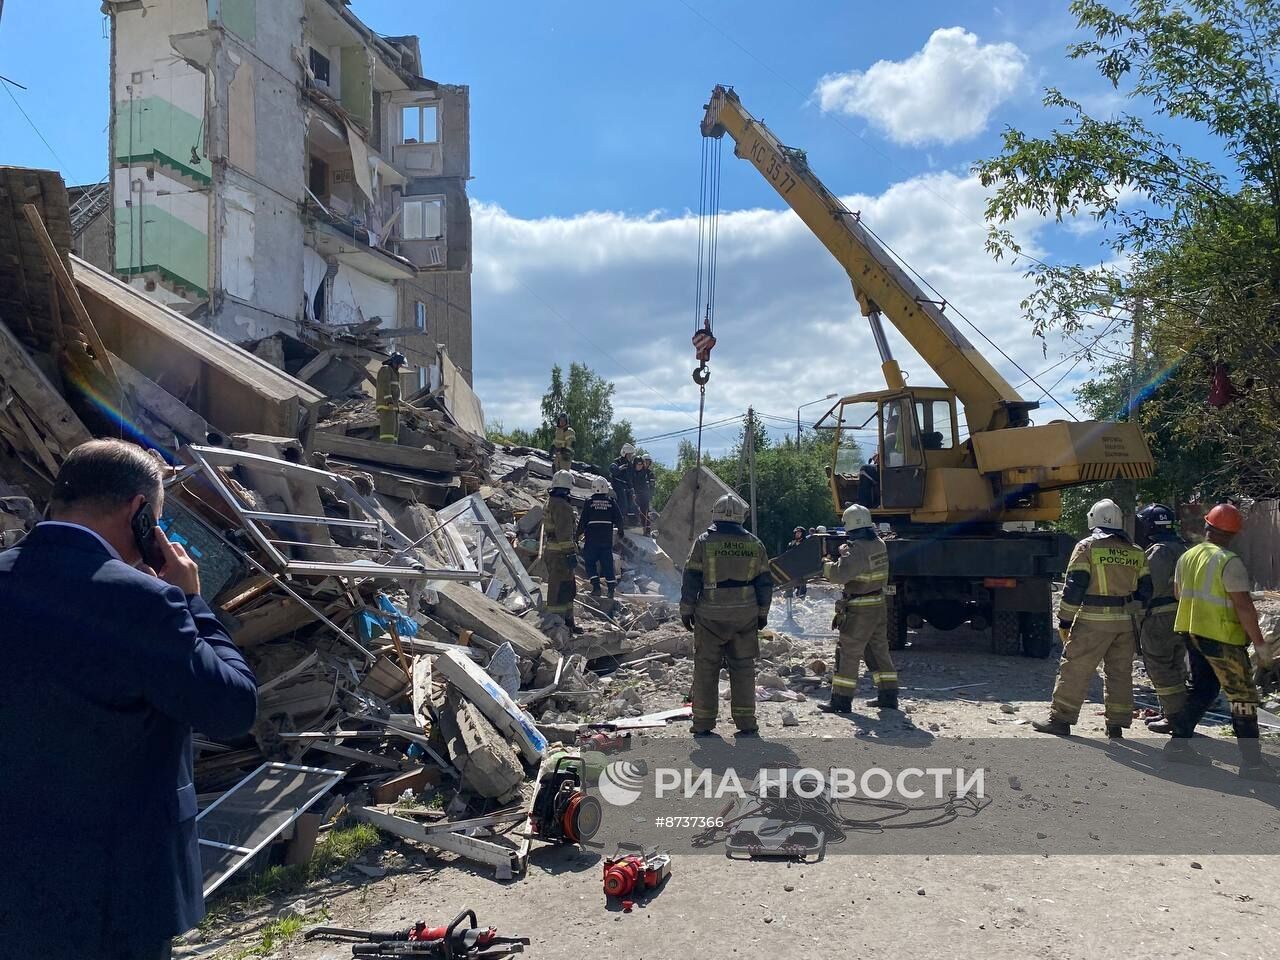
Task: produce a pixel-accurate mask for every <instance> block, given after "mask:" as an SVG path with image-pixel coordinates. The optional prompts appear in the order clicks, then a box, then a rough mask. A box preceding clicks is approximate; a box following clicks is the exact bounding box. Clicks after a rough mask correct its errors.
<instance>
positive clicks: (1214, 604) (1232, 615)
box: [1173, 541, 1249, 647]
mask: <svg viewBox="0 0 1280 960" xmlns="http://www.w3.org/2000/svg"><path fill="white" fill-rule="evenodd" d="M1234 557H1235V554H1234V553H1232V552H1231V551H1230V550H1226V549H1224V548H1222V547H1220V546H1218V545H1217V544H1215V543H1209V542H1208V541H1205V542H1204V543H1201V544H1197V545H1196V546H1194V547H1192V548H1191V549H1190V550H1188V551H1187V552H1186V553H1184V554H1183V555H1182V559H1180V560H1179V561H1178V615H1177V617H1176V618H1175V619H1174V621H1173V629H1174V630H1175V631H1176V632H1177V633H1191V634H1195V635H1196V636H1197V637H1204V638H1205V639H1207V640H1217V641H1218V642H1219V643H1227V644H1230V645H1232V646H1235V647H1243V646H1245V645H1246V644H1247V643H1248V642H1249V638H1248V637H1247V636H1246V635H1245V632H1244V627H1242V626H1241V625H1240V618H1239V616H1237V615H1236V608H1235V605H1234V604H1232V602H1231V597H1230V596H1228V595H1227V588H1226V587H1225V586H1224V585H1223V583H1222V569H1223V567H1225V566H1226V565H1227V561H1229V560H1231V559H1233V558H1234Z"/></svg>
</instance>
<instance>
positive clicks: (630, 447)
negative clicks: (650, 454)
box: [622, 443, 636, 457]
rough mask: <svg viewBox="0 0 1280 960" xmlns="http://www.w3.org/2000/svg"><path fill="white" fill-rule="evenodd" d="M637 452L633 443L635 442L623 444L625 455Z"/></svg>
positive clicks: (623, 453) (628, 455)
mask: <svg viewBox="0 0 1280 960" xmlns="http://www.w3.org/2000/svg"><path fill="white" fill-rule="evenodd" d="M635 452H636V448H635V444H633V443H624V444H623V445H622V455H623V456H624V457H630V456H632V455H634V454H635Z"/></svg>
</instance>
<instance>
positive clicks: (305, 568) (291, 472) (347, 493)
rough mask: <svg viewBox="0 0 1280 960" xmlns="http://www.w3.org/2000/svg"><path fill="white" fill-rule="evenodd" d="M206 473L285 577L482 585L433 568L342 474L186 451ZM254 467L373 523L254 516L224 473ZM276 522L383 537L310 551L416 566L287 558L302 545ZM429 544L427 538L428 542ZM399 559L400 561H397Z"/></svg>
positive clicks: (226, 453)
mask: <svg viewBox="0 0 1280 960" xmlns="http://www.w3.org/2000/svg"><path fill="white" fill-rule="evenodd" d="M184 449H185V450H186V451H188V452H189V454H190V456H191V457H192V459H193V460H194V461H195V463H196V464H197V465H198V466H199V467H200V469H201V472H202V473H203V474H204V476H205V477H206V478H207V479H208V481H209V483H210V484H211V485H212V487H213V488H214V490H215V491H216V492H217V494H218V495H219V496H220V497H222V499H223V500H224V501H225V502H226V504H227V506H229V507H230V508H231V509H232V511H234V513H235V514H236V516H237V518H239V520H240V521H241V523H242V524H243V526H244V529H245V530H246V532H248V534H249V536H250V537H251V538H252V539H253V542H254V543H255V544H257V546H258V547H259V548H260V549H261V550H262V551H263V553H264V554H265V555H266V557H267V558H268V559H269V560H270V562H271V564H272V565H273V566H275V567H276V568H277V570H278V571H279V572H282V573H287V574H295V575H299V576H306V577H330V576H333V577H368V578H374V579H389V580H469V581H477V580H481V579H482V576H481V574H480V572H479V571H478V570H474V569H468V568H465V567H428V566H426V565H425V564H423V563H422V561H421V560H420V559H419V558H418V557H417V556H416V555H415V554H414V551H415V550H416V549H417V548H418V547H419V545H420V544H421V542H422V541H418V542H416V543H415V542H413V541H411V540H410V539H409V538H408V537H406V536H405V535H404V534H403V533H401V532H400V531H399V530H398V529H397V528H396V527H395V526H393V525H392V524H391V523H389V522H388V521H387V520H384V519H383V518H382V515H381V513H380V512H379V509H378V507H377V505H376V504H374V503H372V502H371V501H369V500H368V499H366V498H365V497H364V496H362V495H361V494H360V492H359V491H357V490H356V488H355V485H354V484H352V483H351V481H350V480H348V479H347V478H346V477H344V476H341V475H340V474H336V473H330V472H329V471H327V470H317V469H316V468H315V467H305V466H303V465H301V464H298V463H289V462H288V461H285V460H277V459H274V458H272V457H264V456H261V455H259V454H255V453H245V452H242V451H239V450H228V449H226V448H224V447H206V446H197V445H195V444H192V445H190V446H188V447H185V448H184ZM245 464H251V465H252V466H253V467H254V468H255V469H259V470H263V471H271V472H274V473H275V474H276V475H277V476H281V477H284V478H286V479H288V480H290V481H292V482H298V483H303V482H307V481H310V482H311V483H313V484H315V485H316V486H321V485H323V486H327V487H331V488H332V489H333V490H334V491H335V492H337V493H338V494H339V495H340V496H341V497H342V498H343V499H344V500H346V501H347V502H348V503H352V504H355V505H356V506H358V507H359V508H360V509H361V510H362V511H363V512H364V515H365V516H366V517H368V518H370V519H366V520H350V519H346V518H342V517H324V516H321V517H312V516H304V515H302V514H292V513H275V512H271V511H266V510H254V509H252V508H251V507H248V506H246V505H245V504H244V503H242V502H241V500H240V498H239V497H238V496H236V494H235V492H234V491H233V490H232V489H231V488H230V487H229V486H228V485H227V482H226V480H225V479H224V478H223V476H222V474H221V473H219V472H218V468H219V467H237V466H243V465H245ZM271 522H278V523H289V524H294V525H298V526H307V525H310V526H322V527H325V528H326V529H328V528H330V527H350V528H356V529H360V530H370V531H377V533H378V542H379V546H378V547H376V548H375V547H346V546H341V545H339V544H316V543H306V544H304V546H307V547H309V548H317V547H318V548H320V549H327V548H331V549H335V550H344V551H347V552H350V553H362V552H363V553H370V552H373V553H387V552H391V553H395V554H398V555H399V556H401V557H402V556H404V555H405V554H408V555H409V556H411V557H413V558H414V563H415V565H413V566H408V565H405V564H404V563H400V564H394V563H393V562H387V563H379V562H377V561H373V560H364V561H357V562H349V563H343V562H327V561H315V560H295V559H292V558H290V557H288V556H286V555H285V554H284V553H283V552H282V551H281V550H280V549H279V547H280V546H289V545H292V544H294V543H295V542H296V541H291V540H286V539H283V538H281V537H280V536H279V535H278V534H274V531H270V530H268V529H266V528H265V524H267V523H271ZM424 539H425V538H424ZM394 559H397V558H393V560H394Z"/></svg>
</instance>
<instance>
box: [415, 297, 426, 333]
mask: <svg viewBox="0 0 1280 960" xmlns="http://www.w3.org/2000/svg"><path fill="white" fill-rule="evenodd" d="M413 325H414V326H415V327H417V328H418V329H419V330H421V331H422V332H423V333H426V332H427V305H426V304H425V303H423V302H422V301H421V300H415V301H414V302H413Z"/></svg>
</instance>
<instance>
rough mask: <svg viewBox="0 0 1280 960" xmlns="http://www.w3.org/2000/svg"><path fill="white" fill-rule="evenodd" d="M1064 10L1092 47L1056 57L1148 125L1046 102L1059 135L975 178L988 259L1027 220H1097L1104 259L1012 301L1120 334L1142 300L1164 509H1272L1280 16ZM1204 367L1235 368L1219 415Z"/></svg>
mask: <svg viewBox="0 0 1280 960" xmlns="http://www.w3.org/2000/svg"><path fill="white" fill-rule="evenodd" d="M1071 10H1072V12H1073V13H1074V14H1075V16H1076V18H1077V20H1078V22H1079V25H1080V27H1081V28H1082V29H1083V30H1084V31H1086V33H1087V35H1088V39H1086V40H1084V41H1083V42H1081V43H1078V44H1074V45H1072V46H1071V47H1070V48H1069V49H1068V55H1069V56H1070V57H1071V58H1073V59H1084V60H1092V61H1093V62H1094V64H1095V66H1096V68H1097V69H1098V71H1099V72H1100V73H1101V75H1102V76H1103V77H1105V78H1106V79H1107V80H1109V81H1110V82H1111V83H1112V84H1113V85H1114V86H1115V87H1116V88H1117V89H1123V90H1124V92H1125V94H1126V96H1127V97H1128V98H1130V99H1133V100H1135V101H1136V102H1137V103H1138V104H1140V106H1141V108H1142V110H1144V111H1145V112H1147V113H1149V114H1150V118H1149V119H1147V118H1144V117H1142V116H1138V115H1137V114H1136V113H1133V112H1125V111H1122V112H1119V113H1118V114H1116V115H1113V116H1111V117H1109V118H1107V119H1098V118H1096V117H1093V116H1090V115H1089V114H1088V113H1087V112H1086V111H1085V109H1084V108H1083V107H1082V106H1081V104H1080V103H1078V102H1075V101H1073V100H1070V99H1068V98H1067V97H1066V96H1064V95H1063V94H1062V93H1061V92H1060V91H1057V90H1053V89H1050V90H1048V91H1047V92H1046V95H1045V98H1044V102H1045V105H1046V106H1048V107H1050V108H1052V109H1055V110H1060V111H1063V113H1064V114H1065V116H1064V118H1063V120H1062V121H1061V123H1060V125H1059V126H1058V128H1057V129H1055V130H1053V131H1052V132H1051V133H1050V134H1049V135H1048V136H1045V137H1030V136H1028V135H1027V134H1025V133H1023V132H1021V131H1018V130H1013V129H1009V130H1006V131H1005V134H1004V144H1003V150H1002V152H1001V153H1000V154H999V155H998V156H996V157H994V158H992V159H990V160H986V161H983V162H980V163H978V164H977V165H976V166H975V170H976V172H977V173H978V176H979V178H980V180H981V181H982V183H983V184H984V185H985V186H988V187H994V188H995V189H994V192H993V194H992V196H991V199H990V202H989V204H988V209H987V215H988V219H989V220H990V221H991V223H992V229H991V234H990V239H989V247H990V249H991V251H992V252H993V254H994V255H995V256H997V257H1000V256H1004V255H1018V254H1021V253H1022V250H1021V248H1020V247H1019V245H1018V243H1017V241H1016V239H1015V238H1014V236H1013V234H1012V233H1011V232H1010V231H1009V230H1008V229H1007V224H1008V223H1009V222H1010V221H1012V220H1013V219H1014V218H1016V217H1018V216H1021V215H1025V214H1028V213H1031V214H1039V215H1041V216H1050V217H1054V218H1055V219H1058V220H1061V219H1062V218H1064V217H1074V216H1080V215H1087V216H1091V217H1093V218H1094V219H1095V220H1096V221H1097V222H1098V223H1099V224H1100V226H1101V229H1102V237H1103V243H1104V245H1105V246H1106V247H1107V248H1109V254H1110V255H1109V256H1107V257H1106V259H1105V260H1104V261H1103V262H1102V263H1100V264H1097V265H1077V264H1061V263H1044V262H1039V261H1035V262H1034V266H1032V267H1031V268H1030V270H1029V272H1028V276H1029V277H1030V278H1031V279H1032V280H1033V283H1034V286H1033V290H1032V292H1031V294H1030V295H1029V296H1028V297H1027V299H1026V300H1025V301H1024V302H1023V309H1024V312H1025V313H1026V316H1027V317H1028V319H1029V320H1030V321H1031V322H1032V323H1033V325H1034V329H1035V330H1036V331H1037V332H1038V333H1044V332H1045V331H1046V330H1048V329H1050V328H1057V329H1060V330H1062V331H1064V332H1065V333H1067V334H1068V335H1074V334H1078V333H1080V332H1081V331H1082V330H1083V328H1084V327H1085V326H1086V324H1089V323H1091V322H1092V321H1093V320H1095V319H1099V318H1101V319H1104V320H1107V321H1116V320H1120V321H1126V320H1127V318H1126V316H1125V314H1126V311H1128V310H1129V309H1130V308H1131V307H1132V306H1133V305H1135V304H1139V303H1141V304H1142V305H1143V306H1144V308H1145V327H1146V330H1147V333H1146V334H1145V335H1144V337H1143V342H1142V344H1141V349H1142V352H1143V353H1144V355H1145V358H1146V360H1147V363H1148V365H1149V369H1148V370H1146V371H1144V372H1146V373H1148V374H1149V375H1150V384H1149V385H1148V387H1147V388H1145V389H1144V399H1143V402H1142V405H1141V407H1140V409H1139V413H1138V416H1139V418H1140V419H1141V421H1142V422H1143V424H1144V425H1145V426H1146V427H1147V429H1148V433H1149V435H1150V437H1151V439H1152V445H1153V449H1154V451H1155V452H1156V454H1157V456H1158V458H1159V459H1158V463H1157V470H1158V471H1159V473H1160V475H1161V476H1160V478H1159V483H1157V484H1156V487H1155V488H1154V489H1159V488H1160V487H1161V485H1163V489H1162V490H1161V491H1160V492H1161V493H1162V495H1163V496H1164V498H1165V499H1174V500H1176V499H1178V498H1179V497H1189V496H1194V495H1216V494H1217V493H1235V494H1239V495H1253V496H1266V495H1274V494H1275V493H1276V491H1277V490H1280V383H1278V382H1277V381H1278V379H1280V378H1278V377H1277V373H1276V371H1277V369H1280V324H1278V323H1277V321H1278V320H1280V242H1277V241H1278V237H1277V224H1280V96H1278V93H1277V86H1278V81H1280V72H1278V68H1277V64H1276V58H1275V51H1276V50H1277V49H1280V7H1278V6H1277V5H1276V4H1275V3H1274V0H1130V2H1129V3H1128V4H1127V5H1126V7H1125V8H1123V9H1120V10H1116V9H1112V8H1111V7H1110V6H1108V5H1107V4H1105V3H1102V2H1100V0H1075V2H1073V3H1072V4H1071ZM1187 127H1195V128H1198V129H1199V130H1200V131H1201V132H1203V133H1204V134H1206V135H1207V139H1208V141H1209V142H1210V147H1209V148H1208V149H1206V150H1205V151H1204V152H1203V155H1197V154H1196V153H1194V152H1193V151H1191V150H1189V149H1187V148H1185V147H1184V146H1183V145H1182V144H1183V143H1186V142H1188V138H1186V137H1185V136H1180V135H1177V131H1179V129H1180V128H1182V129H1185V128H1187ZM1193 142H1195V141H1193ZM1215 370H1217V371H1228V370H1229V371H1230V373H1231V376H1232V378H1233V381H1234V383H1235V384H1236V386H1237V387H1239V388H1240V392H1241V396H1240V397H1239V398H1238V399H1236V400H1235V401H1234V402H1232V403H1229V404H1226V405H1225V406H1211V405H1209V403H1208V402H1207V401H1208V399H1209V396H1210V393H1211V386H1212V380H1213V374H1214V372H1215ZM1121 386H1122V387H1123V389H1122V390H1120V389H1117V388H1118V387H1121ZM1127 388H1128V377H1127V371H1123V370H1120V371H1117V370H1115V369H1103V370H1102V371H1100V372H1099V376H1098V377H1097V378H1096V379H1095V380H1094V381H1093V382H1092V383H1091V384H1090V385H1087V386H1086V388H1085V391H1083V395H1082V401H1085V402H1086V405H1088V401H1089V400H1090V398H1092V399H1093V400H1095V401H1101V400H1103V399H1104V395H1106V394H1107V393H1108V392H1110V393H1113V394H1117V393H1118V394H1120V395H1125V394H1127ZM1107 405H1110V404H1107ZM1114 409H1123V405H1119V406H1117V407H1113V411H1114ZM1113 411H1112V412H1113ZM1149 489H1153V488H1150V487H1149ZM1154 489H1153V492H1154ZM1082 492H1083V491H1082Z"/></svg>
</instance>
